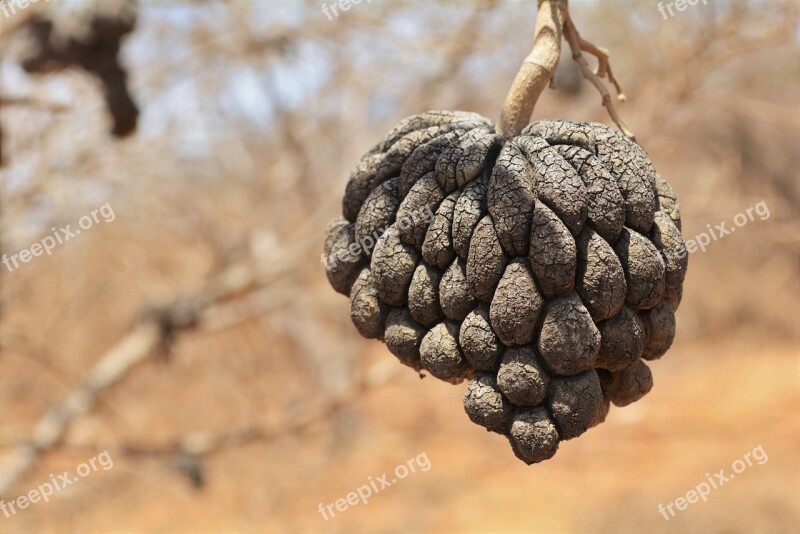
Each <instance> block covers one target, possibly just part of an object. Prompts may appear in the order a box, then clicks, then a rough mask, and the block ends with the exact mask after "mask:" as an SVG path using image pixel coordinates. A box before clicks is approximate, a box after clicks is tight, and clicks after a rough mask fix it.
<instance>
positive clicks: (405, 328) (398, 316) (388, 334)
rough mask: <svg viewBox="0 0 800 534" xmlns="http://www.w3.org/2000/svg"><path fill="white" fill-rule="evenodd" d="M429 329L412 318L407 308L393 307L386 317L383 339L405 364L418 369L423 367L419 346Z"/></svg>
mask: <svg viewBox="0 0 800 534" xmlns="http://www.w3.org/2000/svg"><path fill="white" fill-rule="evenodd" d="M427 331H428V330H427V329H426V328H425V327H423V326H422V325H420V324H418V323H417V322H415V321H414V319H412V318H411V314H410V313H409V312H408V310H406V309H405V308H393V309H392V310H391V311H390V312H389V315H388V316H387V317H386V331H385V332H384V335H383V339H384V341H385V342H386V346H387V347H388V348H389V351H390V352H391V353H392V354H394V355H395V356H397V359H398V360H400V361H401V362H402V363H403V364H405V365H408V366H409V367H412V368H414V369H416V370H419V369H420V368H421V367H422V363H421V362H420V359H419V346H420V344H421V343H422V338H423V337H424V336H425V334H426V333H427Z"/></svg>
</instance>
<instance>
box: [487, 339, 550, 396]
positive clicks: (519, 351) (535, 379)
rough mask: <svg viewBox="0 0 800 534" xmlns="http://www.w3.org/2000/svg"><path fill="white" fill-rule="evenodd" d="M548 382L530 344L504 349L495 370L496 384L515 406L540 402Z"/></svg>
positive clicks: (545, 373)
mask: <svg viewBox="0 0 800 534" xmlns="http://www.w3.org/2000/svg"><path fill="white" fill-rule="evenodd" d="M549 382H550V378H549V377H548V375H547V372H546V371H545V370H544V368H543V367H542V364H541V363H540V362H539V359H538V358H537V357H536V351H535V350H534V348H533V346H532V345H526V346H524V347H509V348H508V350H506V352H505V354H504V355H503V360H502V361H501V362H500V369H499V370H498V371H497V386H498V387H499V388H500V391H502V392H503V395H505V396H506V397H507V398H508V400H510V401H511V402H512V403H514V405H515V406H537V405H538V404H541V403H542V401H543V400H544V396H545V393H547V385H548V384H549Z"/></svg>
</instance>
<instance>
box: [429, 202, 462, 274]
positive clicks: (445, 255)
mask: <svg viewBox="0 0 800 534" xmlns="http://www.w3.org/2000/svg"><path fill="white" fill-rule="evenodd" d="M458 195H459V192H458V191H457V192H455V193H452V194H451V195H449V196H448V197H447V198H445V199H444V200H443V201H442V203H441V204H439V208H438V209H437V210H436V214H435V215H434V217H433V221H432V222H431V224H430V226H428V231H427V232H426V233H425V241H424V242H423V243H422V258H423V259H424V260H425V261H426V262H428V263H429V264H430V265H435V266H437V267H438V268H439V269H441V270H443V271H444V270H445V269H447V267H449V266H450V264H451V263H452V262H453V259H455V257H456V253H455V250H453V211H454V210H455V207H456V201H457V200H458Z"/></svg>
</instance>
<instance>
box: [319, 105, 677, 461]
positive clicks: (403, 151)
mask: <svg viewBox="0 0 800 534" xmlns="http://www.w3.org/2000/svg"><path fill="white" fill-rule="evenodd" d="M343 216H344V217H343V218H339V219H336V220H335V221H334V222H332V223H331V225H330V226H329V227H328V230H327V233H326V238H325V245H324V252H325V254H324V259H326V267H327V275H328V278H329V280H330V282H331V284H332V285H333V287H334V289H336V290H337V291H340V292H348V291H349V294H350V297H351V315H352V317H353V322H354V323H355V325H356V327H357V329H358V330H359V332H360V333H361V334H362V335H364V336H367V337H383V338H384V341H385V342H386V344H387V346H388V347H389V350H390V351H391V352H392V353H393V354H394V355H395V356H397V358H398V359H400V361H401V362H402V363H404V364H406V365H408V366H410V367H412V368H414V369H417V370H421V369H425V370H427V371H428V372H429V373H430V374H432V375H433V376H435V377H437V378H440V379H442V380H445V381H448V382H452V383H457V382H460V381H462V380H464V379H465V378H467V377H469V376H471V375H472V374H473V373H475V372H477V374H476V375H474V378H472V379H471V380H470V382H469V384H468V385H467V388H466V392H465V395H464V406H465V409H466V411H467V413H468V414H469V417H470V418H471V419H472V420H473V421H474V422H476V423H478V424H480V425H482V426H484V427H486V428H488V429H490V430H493V431H495V432H499V433H501V434H504V435H506V436H507V437H508V439H509V441H510V443H511V446H512V449H513V450H514V452H515V454H516V455H517V456H518V457H519V458H520V459H522V460H523V461H525V462H526V463H536V462H540V461H543V460H546V459H547V458H550V457H551V456H552V455H553V454H555V452H556V450H557V448H558V443H559V441H560V440H565V439H571V438H574V437H576V436H578V435H580V434H582V433H583V432H585V431H586V430H587V429H588V428H590V427H592V426H594V425H596V424H599V423H600V422H602V421H603V420H604V419H605V417H606V414H607V413H608V410H609V405H610V403H611V402H613V403H614V404H616V405H617V406H623V405H625V404H628V403H630V402H633V401H635V400H637V399H639V398H640V397H641V396H642V395H644V394H645V393H647V391H649V389H650V387H651V386H652V376H651V374H650V370H649V369H648V367H647V366H646V365H645V364H644V363H643V361H642V359H641V358H645V359H654V358H658V357H660V356H661V355H662V354H664V352H665V351H666V350H667V348H668V347H669V345H670V344H671V343H672V339H673V338H674V335H675V317H674V312H675V306H677V304H678V302H679V301H680V296H681V291H682V287H683V280H684V277H685V274H686V258H685V255H684V256H681V254H682V253H683V252H684V251H685V247H684V243H683V238H682V237H681V234H680V211H679V208H678V203H677V200H676V199H675V195H674V193H673V191H672V189H671V188H670V187H669V185H668V184H667V183H666V182H665V181H664V180H663V179H661V177H660V176H657V175H656V174H655V171H654V170H653V168H652V165H651V164H650V162H649V160H648V159H647V156H646V155H645V153H644V151H643V150H642V149H641V148H640V147H639V146H638V145H636V144H634V143H633V142H632V141H630V140H629V139H627V138H625V137H624V136H622V135H621V134H619V133H617V132H615V131H613V130H611V129H609V128H606V127H605V126H602V125H598V124H587V123H573V122H567V121H542V122H538V123H534V124H532V125H530V126H529V127H527V128H526V129H525V130H524V131H523V134H522V135H520V136H518V137H515V138H512V139H502V138H501V137H500V136H498V135H497V134H496V133H495V131H494V129H493V127H492V125H491V124H490V123H489V122H488V121H487V120H485V119H483V118H481V117H479V116H477V115H474V114H469V113H461V112H447V111H442V112H428V113H424V114H422V115H418V116H415V117H410V118H408V119H406V120H404V121H402V122H401V123H400V124H398V126H396V127H395V128H394V129H393V130H392V131H391V132H390V133H389V135H388V136H387V137H386V139H385V140H384V141H383V142H381V143H379V144H377V145H376V146H375V147H374V148H373V149H372V150H370V152H369V153H368V154H367V155H365V156H364V158H363V159H362V160H361V162H360V163H359V164H358V167H357V169H356V170H355V172H354V173H353V175H352V176H351V179H350V182H349V183H348V186H347V190H346V192H345V198H344V201H343ZM384 228H388V229H386V230H385V231H384ZM380 232H383V234H382V235H379V234H380ZM370 239H373V240H374V241H375V245H374V248H373V249H371V254H370V250H369V249H370V245H371V243H370ZM338 256H341V257H342V262H341V263H340V264H339V263H331V262H330V258H331V257H338Z"/></svg>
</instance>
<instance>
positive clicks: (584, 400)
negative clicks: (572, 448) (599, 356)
mask: <svg viewBox="0 0 800 534" xmlns="http://www.w3.org/2000/svg"><path fill="white" fill-rule="evenodd" d="M548 405H549V406H550V412H551V413H552V414H553V422H554V423H555V425H556V428H558V434H559V436H561V439H562V440H567V439H572V438H576V437H578V436H580V435H581V434H583V433H584V432H586V431H587V430H588V429H589V428H590V427H592V426H593V425H594V423H595V421H597V419H599V418H600V417H602V412H603V392H602V390H601V389H600V379H599V378H598V376H597V372H596V371H595V370H594V369H589V370H587V371H584V372H582V373H581V374H578V375H575V376H568V377H564V378H554V379H553V380H552V381H550V390H549V399H548Z"/></svg>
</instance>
